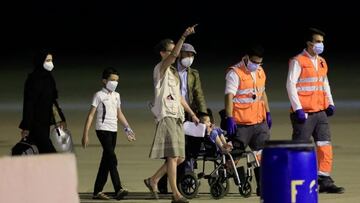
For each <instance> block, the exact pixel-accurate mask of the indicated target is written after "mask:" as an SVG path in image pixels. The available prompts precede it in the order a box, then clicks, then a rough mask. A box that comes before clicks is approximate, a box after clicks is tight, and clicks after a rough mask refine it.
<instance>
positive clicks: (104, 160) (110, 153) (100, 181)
mask: <svg viewBox="0 0 360 203" xmlns="http://www.w3.org/2000/svg"><path fill="white" fill-rule="evenodd" d="M96 135H97V137H98V138H99V141H100V143H101V146H102V147H103V154H102V157H101V162H100V167H99V171H98V174H97V176H96V181H95V186H94V195H97V194H98V193H99V192H101V191H102V190H103V188H104V185H105V183H106V181H107V177H108V174H109V172H110V176H111V181H112V183H113V186H114V190H115V193H117V192H118V191H119V190H120V189H121V188H122V187H121V181H120V177H119V173H118V170H117V158H116V154H115V146H116V132H110V131H103V130H97V131H96Z"/></svg>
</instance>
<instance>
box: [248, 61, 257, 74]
mask: <svg viewBox="0 0 360 203" xmlns="http://www.w3.org/2000/svg"><path fill="white" fill-rule="evenodd" d="M246 67H247V69H248V70H249V71H250V72H254V71H256V70H257V69H258V68H259V64H256V63H253V62H251V61H250V59H249V60H248V63H247V66H246Z"/></svg>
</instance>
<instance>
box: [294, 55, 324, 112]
mask: <svg viewBox="0 0 360 203" xmlns="http://www.w3.org/2000/svg"><path fill="white" fill-rule="evenodd" d="M295 60H297V61H298V63H299V65H300V67H301V73H300V77H299V79H298V81H297V83H296V90H297V92H298V96H299V100H300V103H301V105H302V108H303V109H304V111H305V112H318V111H322V110H324V109H326V108H327V106H328V105H329V103H328V99H327V96H326V92H325V87H324V81H325V78H326V75H327V65H326V62H325V60H324V59H323V58H321V57H320V56H319V57H318V58H317V67H318V68H317V70H316V68H315V66H314V64H313V62H312V61H311V59H310V58H309V56H308V55H306V54H305V53H302V54H300V55H298V56H296V57H295Z"/></svg>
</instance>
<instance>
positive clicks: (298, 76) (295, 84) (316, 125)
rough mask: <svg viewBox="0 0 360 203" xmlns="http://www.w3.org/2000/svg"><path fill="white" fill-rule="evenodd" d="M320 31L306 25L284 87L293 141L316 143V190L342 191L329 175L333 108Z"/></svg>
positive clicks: (325, 191)
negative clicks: (330, 122)
mask: <svg viewBox="0 0 360 203" xmlns="http://www.w3.org/2000/svg"><path fill="white" fill-rule="evenodd" d="M324 36H325V34H324V32H322V31H320V30H318V29H314V28H310V29H309V30H308V32H307V34H306V45H307V47H306V48H305V49H304V50H303V51H302V52H301V53H300V54H299V55H297V56H295V57H294V58H292V59H291V60H290V63H289V72H288V76H287V82H286V89H287V92H288V96H289V99H290V103H291V107H292V109H291V114H290V118H291V123H292V127H293V135H292V139H293V140H310V138H311V136H312V137H313V139H314V141H315V143H316V151H317V159H318V184H319V186H320V187H319V192H320V193H343V192H344V188H343V187H338V186H336V185H335V184H334V181H333V180H332V178H331V177H330V172H331V168H332V162H333V153H332V146H331V139H330V129H329V122H328V117H329V116H332V115H333V114H334V111H335V106H334V101H333V98H332V95H331V90H330V86H329V81H328V78H327V71H328V66H327V64H326V61H325V59H324V58H322V57H321V56H319V54H321V53H322V52H323V50H324V44H323V41H324Z"/></svg>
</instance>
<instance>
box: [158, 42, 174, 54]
mask: <svg viewBox="0 0 360 203" xmlns="http://www.w3.org/2000/svg"><path fill="white" fill-rule="evenodd" d="M170 44H175V43H174V41H173V40H171V39H163V40H161V41H160V42H159V43H158V44H157V45H156V46H155V47H154V51H155V52H156V53H159V52H160V51H166V50H167V47H168V46H169V45H170Z"/></svg>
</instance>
